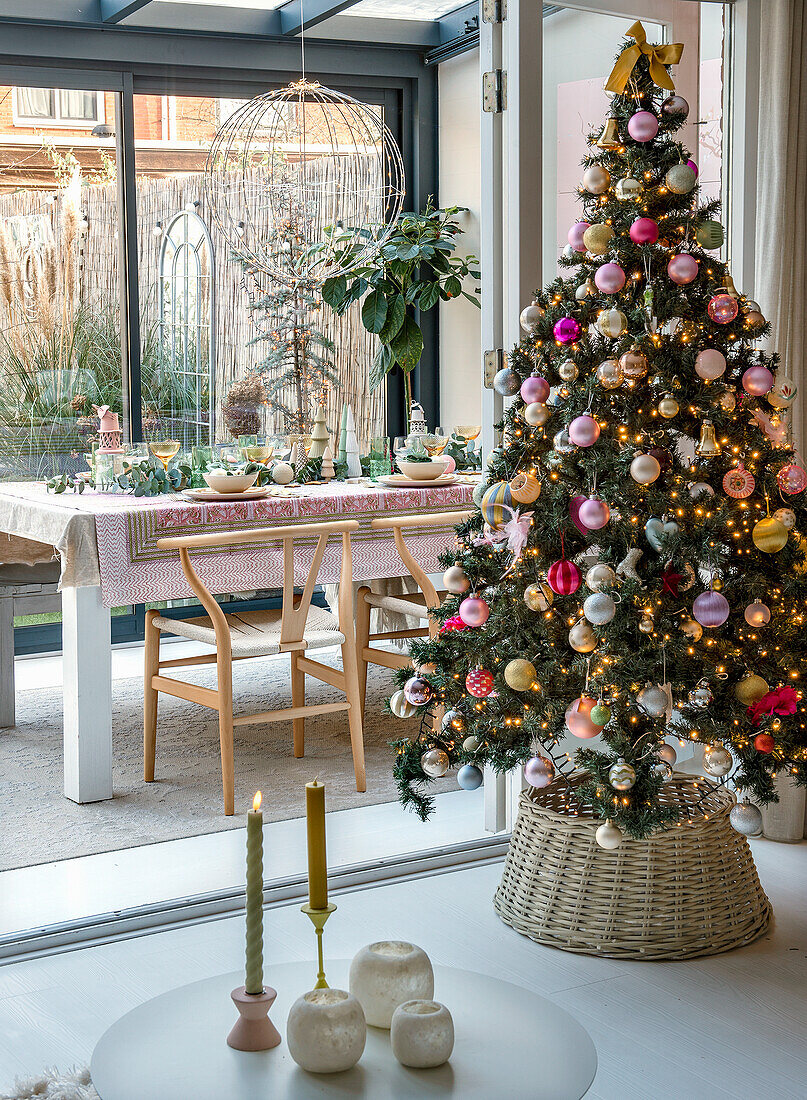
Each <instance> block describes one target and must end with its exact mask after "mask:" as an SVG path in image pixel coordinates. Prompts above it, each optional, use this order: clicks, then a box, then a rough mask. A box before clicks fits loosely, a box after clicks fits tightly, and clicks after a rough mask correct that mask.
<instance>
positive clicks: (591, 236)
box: [583, 222, 614, 256]
mask: <svg viewBox="0 0 807 1100" xmlns="http://www.w3.org/2000/svg"><path fill="white" fill-rule="evenodd" d="M613 236H614V231H613V229H612V228H611V226H610V225H606V224H605V222H596V223H595V224H594V225H590V226H589V227H588V229H587V230H586V231H585V233H584V234H583V244H584V245H585V246H586V248H587V249H588V251H589V252H592V253H593V254H594V255H595V256H602V254H603V253H604V252H607V251H608V249H609V248H610V247H611V241H612V240H613Z"/></svg>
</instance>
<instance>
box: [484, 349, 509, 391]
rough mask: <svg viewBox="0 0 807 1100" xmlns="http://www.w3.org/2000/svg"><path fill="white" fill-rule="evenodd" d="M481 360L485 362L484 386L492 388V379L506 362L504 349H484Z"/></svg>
mask: <svg viewBox="0 0 807 1100" xmlns="http://www.w3.org/2000/svg"><path fill="white" fill-rule="evenodd" d="M483 360H484V364H485V388H486V389H488V390H492V389H493V379H494V378H495V377H496V374H497V372H498V371H500V370H501V369H502V367H503V366H504V365H505V362H506V359H505V354H504V350H503V349H502V348H496V349H495V350H494V351H486V352H485V354H484V356H483Z"/></svg>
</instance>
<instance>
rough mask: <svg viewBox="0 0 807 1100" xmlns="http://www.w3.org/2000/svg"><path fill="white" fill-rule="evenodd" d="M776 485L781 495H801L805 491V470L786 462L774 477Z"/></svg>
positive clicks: (806, 482)
mask: <svg viewBox="0 0 807 1100" xmlns="http://www.w3.org/2000/svg"><path fill="white" fill-rule="evenodd" d="M776 484H777V485H778V486H779V488H780V489H781V490H782V492H783V493H788V495H790V496H792V495H793V493H803V492H804V490H805V489H807V470H805V469H804V467H803V466H797V465H796V463H795V462H788V464H787V466H783V467H782V468H781V470H780V471H779V473H778V474H777V475H776Z"/></svg>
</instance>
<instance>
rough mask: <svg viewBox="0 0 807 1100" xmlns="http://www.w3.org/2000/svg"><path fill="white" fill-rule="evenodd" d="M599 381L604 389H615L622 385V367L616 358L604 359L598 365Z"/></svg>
mask: <svg viewBox="0 0 807 1100" xmlns="http://www.w3.org/2000/svg"><path fill="white" fill-rule="evenodd" d="M597 381H598V382H599V384H600V385H601V386H602V388H603V389H604V390H615V389H617V388H618V387H619V386H621V385H622V368H621V367H620V365H619V363H618V362H617V361H616V359H603V361H602V362H601V363H600V365H599V366H598V367H597Z"/></svg>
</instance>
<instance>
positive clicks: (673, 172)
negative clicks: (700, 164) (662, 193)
mask: <svg viewBox="0 0 807 1100" xmlns="http://www.w3.org/2000/svg"><path fill="white" fill-rule="evenodd" d="M696 178H697V177H696V176H695V172H694V171H693V169H692V168H690V167H689V165H688V164H674V165H673V166H672V168H670V169H669V170H668V172H667V175H666V176H665V183H666V184H667V187H668V188H669V189H670V191H672V193H673V194H674V195H688V194H689V192H690V191H691V190H692V188H693V187H694V186H695V180H696Z"/></svg>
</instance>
